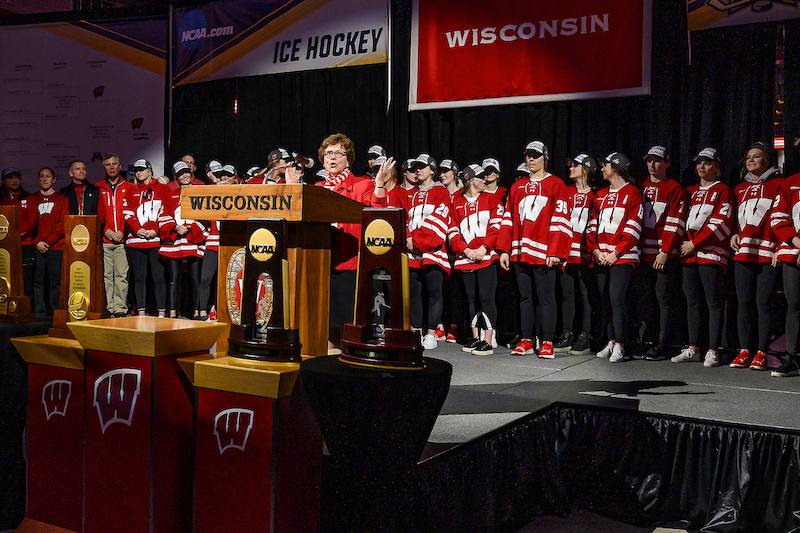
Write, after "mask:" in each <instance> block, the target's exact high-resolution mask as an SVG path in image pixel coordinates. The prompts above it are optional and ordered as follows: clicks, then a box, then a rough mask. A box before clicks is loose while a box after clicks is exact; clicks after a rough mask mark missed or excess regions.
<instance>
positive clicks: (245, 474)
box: [179, 353, 322, 533]
mask: <svg viewBox="0 0 800 533" xmlns="http://www.w3.org/2000/svg"><path fill="white" fill-rule="evenodd" d="M179 363H180V365H181V368H182V369H183V370H184V372H185V373H186V375H187V376H188V377H189V379H190V381H191V382H192V383H193V384H194V386H195V405H196V432H195V464H196V466H195V479H194V481H195V484H194V487H195V514H194V531H195V532H196V533H215V532H218V531H236V532H237V533H256V532H259V533H260V532H274V533H278V532H279V533H313V532H315V531H319V528H320V484H321V471H322V436H321V433H320V431H319V429H318V427H317V425H316V421H315V420H314V417H313V414H312V412H311V409H310V406H309V404H308V401H307V399H306V397H305V393H304V391H303V389H302V386H301V384H300V382H299V380H298V379H297V377H298V375H299V369H300V364H299V363H274V362H266V361H252V360H246V359H241V358H236V357H227V356H224V355H223V354H219V353H218V354H214V355H206V356H196V357H189V358H181V359H180V361H179Z"/></svg>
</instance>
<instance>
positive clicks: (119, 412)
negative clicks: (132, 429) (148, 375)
mask: <svg viewBox="0 0 800 533" xmlns="http://www.w3.org/2000/svg"><path fill="white" fill-rule="evenodd" d="M141 381H142V371H141V370H137V369H135V368H118V369H116V370H109V371H108V372H106V373H105V374H103V375H102V376H100V377H99V378H97V380H95V382H94V406H95V407H97V415H98V417H99V418H100V427H101V429H102V430H103V433H105V432H106V428H107V427H108V426H110V425H111V424H113V423H114V422H120V423H122V424H127V425H129V426H130V425H131V420H132V419H133V410H134V409H136V399H137V398H138V397H139V387H140V384H141Z"/></svg>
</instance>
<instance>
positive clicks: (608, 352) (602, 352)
mask: <svg viewBox="0 0 800 533" xmlns="http://www.w3.org/2000/svg"><path fill="white" fill-rule="evenodd" d="M612 350H614V341H608V346H606V347H605V348H603V349H602V350H600V351H599V352H597V357H602V358H604V359H606V358H608V357H609V356H610V355H611V351H612Z"/></svg>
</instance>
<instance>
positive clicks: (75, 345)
mask: <svg viewBox="0 0 800 533" xmlns="http://www.w3.org/2000/svg"><path fill="white" fill-rule="evenodd" d="M11 342H12V343H13V344H14V347H15V348H16V349H17V351H18V352H19V354H20V356H22V359H23V360H24V361H25V362H26V363H28V364H36V365H44V366H54V367H58V368H71V369H73V370H83V365H84V361H85V351H84V349H83V347H82V346H81V345H80V343H79V342H78V341H76V340H75V339H62V338H60V337H50V336H49V335H34V336H30V337H17V338H14V339H11Z"/></svg>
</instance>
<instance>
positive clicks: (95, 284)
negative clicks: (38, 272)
mask: <svg viewBox="0 0 800 533" xmlns="http://www.w3.org/2000/svg"><path fill="white" fill-rule="evenodd" d="M64 235H65V239H64V255H63V257H62V260H61V295H60V296H59V304H58V309H56V310H55V311H53V327H52V328H50V336H51V337H63V338H65V339H74V338H75V336H74V335H73V334H72V332H71V331H70V330H69V329H68V328H67V322H73V321H78V320H97V319H98V318H107V317H108V312H106V304H105V286H104V285H103V228H102V226H101V224H100V219H99V218H98V217H97V216H95V215H67V219H66V222H65V223H64Z"/></svg>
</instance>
